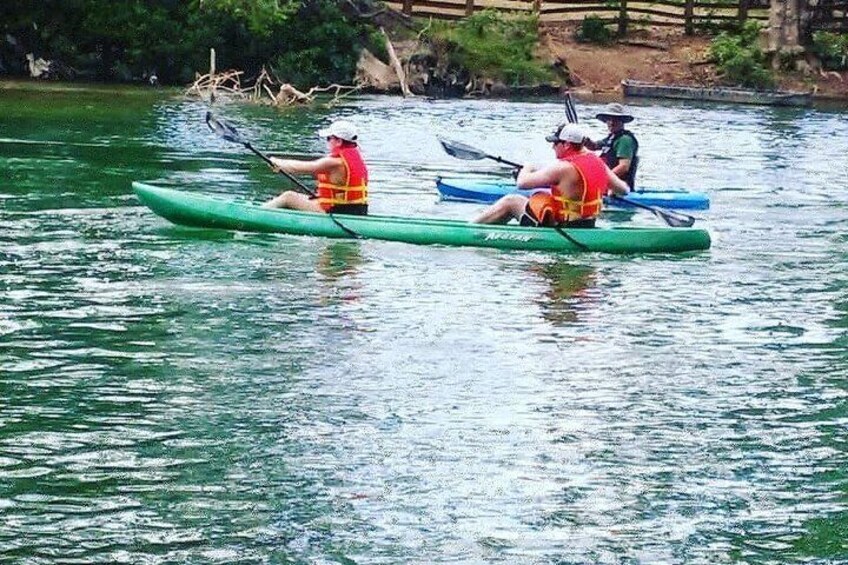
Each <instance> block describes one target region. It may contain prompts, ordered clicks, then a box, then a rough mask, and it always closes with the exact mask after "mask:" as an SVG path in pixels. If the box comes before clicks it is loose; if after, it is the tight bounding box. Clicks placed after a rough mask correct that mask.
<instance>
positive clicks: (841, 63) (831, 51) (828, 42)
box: [813, 31, 848, 71]
mask: <svg viewBox="0 0 848 565" xmlns="http://www.w3.org/2000/svg"><path fill="white" fill-rule="evenodd" d="M813 52H814V53H815V54H816V56H818V58H819V59H821V62H822V66H823V67H824V68H825V69H826V70H829V71H841V70H844V69H848V35H845V34H840V33H833V32H829V31H817V32H815V33H814V34H813Z"/></svg>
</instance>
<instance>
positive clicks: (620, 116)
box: [595, 102, 633, 124]
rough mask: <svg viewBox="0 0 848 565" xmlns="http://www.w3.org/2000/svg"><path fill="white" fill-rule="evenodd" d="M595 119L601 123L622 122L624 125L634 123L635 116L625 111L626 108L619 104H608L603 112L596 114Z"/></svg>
mask: <svg viewBox="0 0 848 565" xmlns="http://www.w3.org/2000/svg"><path fill="white" fill-rule="evenodd" d="M595 117H596V118H598V119H599V120H601V121H604V120H609V119H615V120H621V122H622V123H624V124H626V123H628V122H632V121H633V116H632V115H630V114H629V113H628V112H627V110H625V109H624V106H622V105H621V104H619V103H617V102H613V103H612V104H607V105H606V107H604V109H603V111H601V112H598V113H597V114H595Z"/></svg>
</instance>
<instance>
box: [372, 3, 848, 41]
mask: <svg viewBox="0 0 848 565" xmlns="http://www.w3.org/2000/svg"><path fill="white" fill-rule="evenodd" d="M810 1H815V0H810ZM818 1H819V2H822V1H825V2H827V1H830V2H833V0H818ZM839 1H840V3H844V2H846V1H848V0H839ZM385 3H386V4H388V5H389V6H391V7H392V8H395V9H397V10H400V11H402V12H403V13H404V14H407V15H410V16H416V17H433V18H437V19H458V18H463V17H466V16H470V15H471V14H473V13H474V12H477V11H480V10H486V9H494V10H502V11H511V12H518V13H525V14H535V15H537V16H538V17H539V20H540V21H542V22H568V21H574V22H579V21H583V19H584V18H585V17H586V16H589V15H594V16H597V17H598V18H600V19H601V20H603V21H605V22H606V23H609V24H615V25H618V31H619V33H620V34H622V35H623V34H625V33H626V32H627V28H628V26H629V25H649V26H678V27H683V28H684V29H685V31H686V33H689V34H691V33H693V32H694V30H695V29H696V28H699V27H713V28H715V27H721V26H722V24H727V23H730V22H733V21H745V20H748V19H754V20H759V21H763V22H765V21H768V11H769V10H768V8H769V0H715V1H710V0H653V1H641V2H640V1H637V0H608V1H604V0H392V1H388V2H385Z"/></svg>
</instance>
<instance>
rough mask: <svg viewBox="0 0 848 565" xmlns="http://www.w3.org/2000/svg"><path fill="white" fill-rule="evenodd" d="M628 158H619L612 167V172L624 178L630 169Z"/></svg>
mask: <svg viewBox="0 0 848 565" xmlns="http://www.w3.org/2000/svg"><path fill="white" fill-rule="evenodd" d="M630 161H631V160H630V159H619V160H618V164H617V165H616V166H615V167H613V168H612V172H614V173H615V174H616V175H617V176H618V177H619V178H624V177H626V176H627V172H628V171H629V170H630Z"/></svg>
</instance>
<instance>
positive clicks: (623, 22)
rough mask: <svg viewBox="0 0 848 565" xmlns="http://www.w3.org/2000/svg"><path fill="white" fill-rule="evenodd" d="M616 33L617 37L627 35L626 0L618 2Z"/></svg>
mask: <svg viewBox="0 0 848 565" xmlns="http://www.w3.org/2000/svg"><path fill="white" fill-rule="evenodd" d="M618 35H619V37H624V36H625V35H627V0H619V2H618Z"/></svg>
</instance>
